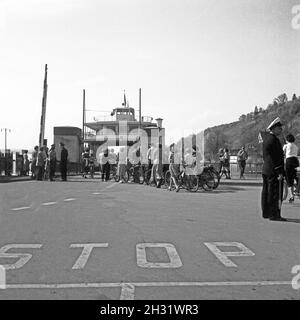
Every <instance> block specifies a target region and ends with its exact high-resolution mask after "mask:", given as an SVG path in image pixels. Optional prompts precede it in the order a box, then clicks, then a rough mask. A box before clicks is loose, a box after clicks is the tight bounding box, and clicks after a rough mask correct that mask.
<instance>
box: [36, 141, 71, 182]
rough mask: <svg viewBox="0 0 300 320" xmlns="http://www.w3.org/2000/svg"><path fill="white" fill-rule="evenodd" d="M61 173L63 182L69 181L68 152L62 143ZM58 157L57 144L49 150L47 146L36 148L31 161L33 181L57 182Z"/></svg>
mask: <svg viewBox="0 0 300 320" xmlns="http://www.w3.org/2000/svg"><path fill="white" fill-rule="evenodd" d="M59 145H60V148H61V154H60V173H61V179H62V181H67V162H68V150H67V149H66V148H65V145H64V143H63V142H60V144H59ZM56 165H57V156H56V150H55V144H52V145H51V148H50V149H49V148H48V147H47V146H41V147H39V146H35V147H34V151H33V152H32V160H31V178H32V179H33V180H39V181H42V180H50V181H54V180H55V172H56Z"/></svg>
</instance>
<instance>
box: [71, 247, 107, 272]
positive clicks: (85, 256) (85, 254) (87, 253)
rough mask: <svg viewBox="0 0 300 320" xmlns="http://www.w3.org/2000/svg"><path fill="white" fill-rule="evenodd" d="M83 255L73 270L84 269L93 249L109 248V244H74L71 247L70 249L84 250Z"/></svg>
mask: <svg viewBox="0 0 300 320" xmlns="http://www.w3.org/2000/svg"><path fill="white" fill-rule="evenodd" d="M82 247H83V250H82V252H81V255H80V256H79V258H78V259H77V261H76V262H75V264H74V266H73V267H72V269H83V268H84V266H85V265H86V263H87V261H88V258H89V256H90V254H91V252H92V250H93V248H107V247H108V243H73V244H71V245H70V248H82Z"/></svg>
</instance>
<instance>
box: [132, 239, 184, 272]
mask: <svg viewBox="0 0 300 320" xmlns="http://www.w3.org/2000/svg"><path fill="white" fill-rule="evenodd" d="M146 248H165V249H166V250H167V254H168V256H169V258H170V262H148V261H147V257H146ZM136 258H137V265H138V266H139V267H142V268H180V267H182V262H181V259H180V257H179V255H178V253H177V251H176V248H175V247H174V245H173V244H171V243H138V244H137V245H136Z"/></svg>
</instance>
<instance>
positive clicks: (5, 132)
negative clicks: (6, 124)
mask: <svg viewBox="0 0 300 320" xmlns="http://www.w3.org/2000/svg"><path fill="white" fill-rule="evenodd" d="M2 131H4V135H5V151H4V156H5V169H4V171H5V175H6V176H7V175H9V173H8V165H7V158H8V153H7V131H8V132H11V131H10V129H8V128H1V132H2Z"/></svg>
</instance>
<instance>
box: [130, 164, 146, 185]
mask: <svg viewBox="0 0 300 320" xmlns="http://www.w3.org/2000/svg"><path fill="white" fill-rule="evenodd" d="M127 175H128V182H131V183H139V184H143V183H144V175H143V173H142V166H141V164H134V165H131V167H130V168H129V169H128V170H127Z"/></svg>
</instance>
